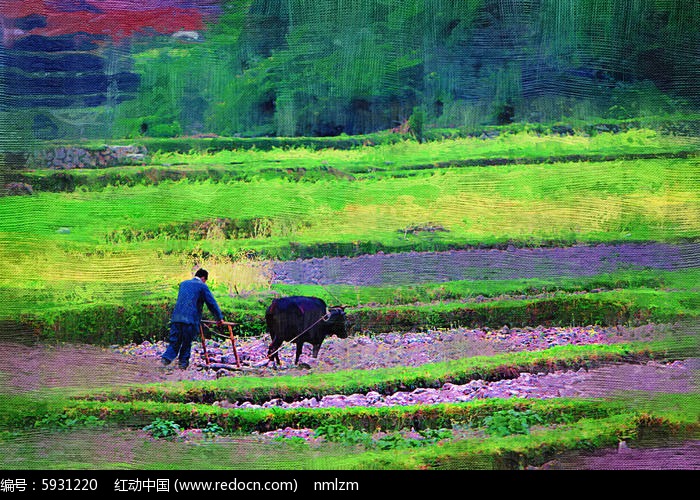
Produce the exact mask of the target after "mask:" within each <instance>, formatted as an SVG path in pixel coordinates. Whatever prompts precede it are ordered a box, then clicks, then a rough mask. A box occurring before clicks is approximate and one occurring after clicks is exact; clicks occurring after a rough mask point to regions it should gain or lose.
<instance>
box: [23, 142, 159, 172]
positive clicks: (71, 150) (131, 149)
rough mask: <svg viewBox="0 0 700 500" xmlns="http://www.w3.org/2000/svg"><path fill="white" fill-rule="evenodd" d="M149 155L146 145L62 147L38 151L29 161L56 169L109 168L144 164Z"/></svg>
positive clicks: (32, 163) (37, 165) (37, 166)
mask: <svg viewBox="0 0 700 500" xmlns="http://www.w3.org/2000/svg"><path fill="white" fill-rule="evenodd" d="M147 156H148V150H147V149H146V147H145V146H104V147H103V148H102V149H85V148H79V147H60V148H55V149H49V150H44V151H41V152H39V153H36V154H35V155H34V156H33V157H31V158H30V159H29V163H30V165H31V166H33V167H35V168H51V169H55V170H70V169H73V168H107V167H116V166H120V165H135V164H136V165H138V164H142V163H144V162H145V161H146V159H147Z"/></svg>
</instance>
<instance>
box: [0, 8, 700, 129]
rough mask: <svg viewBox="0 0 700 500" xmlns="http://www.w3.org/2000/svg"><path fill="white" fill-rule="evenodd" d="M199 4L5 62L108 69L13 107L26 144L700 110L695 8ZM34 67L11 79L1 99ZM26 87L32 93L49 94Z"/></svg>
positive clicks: (22, 50) (699, 34) (15, 52)
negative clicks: (181, 15) (59, 60)
mask: <svg viewBox="0 0 700 500" xmlns="http://www.w3.org/2000/svg"><path fill="white" fill-rule="evenodd" d="M200 3H201V2H200ZM206 4H207V5H206V7H207V9H208V10H207V11H206V14H207V15H205V16H204V17H203V18H202V23H201V29H193V26H194V28H196V27H197V25H192V26H189V25H188V26H183V27H182V28H178V27H177V26H174V25H172V26H168V29H167V30H165V29H163V30H161V32H159V31H157V30H153V29H150V30H149V29H142V30H135V32H134V33H132V34H131V36H124V37H119V38H115V37H111V38H108V37H93V38H90V43H91V45H90V44H86V42H85V40H84V39H81V40H83V42H82V45H80V46H78V45H79V44H78V45H76V43H73V44H72V45H71V44H69V43H67V42H66V41H65V39H62V40H63V42H62V43H63V45H64V46H65V47H68V48H65V47H64V48H63V49H61V47H60V46H59V47H58V48H57V47H56V44H55V43H54V44H53V45H51V47H52V48H51V49H50V50H51V51H52V52H50V54H49V53H48V52H46V53H42V52H41V51H48V50H49V48H47V45H46V43H43V44H39V47H38V48H37V44H36V43H34V44H33V45H32V43H29V42H27V39H23V41H20V42H21V43H20V42H17V43H16V44H15V45H14V46H13V47H11V50H9V51H8V53H9V58H8V61H9V64H10V66H12V65H13V62H12V61H24V62H25V63H26V58H27V57H28V55H33V56H32V57H39V56H41V57H43V58H44V59H42V60H43V61H44V63H45V62H46V61H45V60H46V59H49V60H50V59H51V58H55V57H58V56H57V54H60V50H59V49H61V50H69V49H70V50H72V51H73V53H74V51H75V50H83V53H84V55H85V56H86V57H87V56H90V59H89V60H90V61H91V62H92V63H93V64H97V66H96V67H95V68H94V70H95V71H97V70H100V68H102V69H101V70H100V71H102V72H104V73H105V74H106V78H98V79H89V78H87V77H86V76H85V75H83V76H82V77H81V78H82V80H80V83H81V85H79V86H78V87H79V88H77V89H73V90H75V92H72V91H71V92H64V94H66V93H67V94H70V95H71V96H72V97H73V98H75V97H76V95H78V94H80V93H81V92H82V93H84V94H85V95H86V96H87V95H89V96H92V97H91V98H87V97H86V98H84V99H82V101H81V100H79V99H78V100H76V99H73V100H72V101H71V102H70V103H68V102H60V103H58V102H54V101H51V100H50V99H39V100H37V99H38V98H37V96H36V95H33V99H35V101H33V102H34V104H29V105H27V106H28V109H24V110H21V111H20V112H21V113H25V114H26V113H29V114H30V115H31V116H30V119H27V120H24V123H27V124H30V125H32V126H33V131H32V133H33V136H34V137H36V138H39V139H51V138H71V137H90V136H92V137H108V136H111V137H135V136H154V137H167V136H176V135H194V134H205V133H213V134H217V135H227V136H229V135H237V134H238V135H242V136H261V135H279V136H299V135H308V136H329V135H331V136H332V135H339V134H341V133H345V134H363V133H369V132H374V131H378V130H385V129H389V128H395V127H404V128H405V127H407V126H408V123H409V120H413V122H414V126H415V125H417V126H419V127H420V125H421V124H424V125H425V126H438V127H463V126H467V127H469V126H478V125H484V124H504V123H509V122H512V121H527V122H545V121H549V122H551V121H556V120H561V119H569V120H570V119H590V118H592V117H602V118H607V119H624V118H631V117H639V116H642V117H643V116H649V115H664V114H670V113H678V112H693V111H696V110H697V107H698V105H699V104H700V102H699V101H698V93H697V92H696V90H695V89H696V88H697V85H696V84H695V81H696V79H697V78H698V76H700V30H698V26H700V3H698V2H697V1H696V0H575V1H566V2H564V1H560V0H334V1H328V0H222V1H221V2H218V5H214V4H217V2H206ZM214 7H216V9H215V8H214ZM199 8H200V9H203V8H204V7H201V6H200V7H199ZM22 19H24V21H23V22H24V24H25V25H26V24H27V23H29V25H32V26H33V25H38V24H37V23H39V24H40V22H39V21H37V20H36V19H35V20H34V21H31V20H30V21H27V20H26V19H27V18H22ZM15 21H16V20H15ZM16 22H18V21H16ZM16 22H15V24H16ZM173 22H180V21H179V20H178V19H177V18H173ZM32 23H34V24H32ZM178 29H180V31H176V30H178ZM74 38H75V37H74ZM30 42H31V41H30ZM59 45H60V44H59ZM81 47H82V48H81ZM56 50H59V52H58V53H57V52H56ZM42 54H43V55H42ZM47 54H48V55H47ZM63 57H66V56H63ZM86 60H87V59H86ZM100 61H102V62H101V63H100ZM44 63H42V64H43V66H44V69H45V68H46V64H44ZM42 64H40V66H41V65H42ZM15 66H16V65H15ZM25 66H26V64H25ZM36 70H37V68H36V65H34V68H33V69H32V67H22V68H19V67H13V68H11V71H9V75H10V76H9V77H8V78H7V80H6V85H7V86H8V88H9V93H10V94H12V89H13V86H14V87H15V88H16V89H19V88H20V87H21V86H22V85H24V84H26V78H27V74H29V73H30V72H31V71H36ZM65 70H69V71H72V70H71V68H69V67H68V68H66V67H64V71H65ZM74 70H75V71H78V69H77V68H74ZM32 76H33V77H34V78H36V80H33V84H34V85H35V89H36V88H38V89H41V88H46V89H49V90H47V92H49V91H50V88H51V85H49V84H46V85H38V82H40V81H43V80H41V78H43V77H41V76H39V75H38V74H32ZM23 82H24V83H23ZM94 82H99V85H100V89H99V92H97V91H95V90H94V89H91V88H90V85H92V84H93V83H94ZM54 83H56V82H54ZM64 90H65V89H64ZM20 94H22V93H21V92H20ZM35 94H36V93H35ZM98 94H99V95H101V96H102V97H101V98H97V97H95V96H96V95H98ZM64 97H65V95H64ZM63 101H65V98H64V99H63ZM23 102H25V103H26V99H25V100H24V101H23ZM76 102H78V104H76ZM15 126H16V125H15Z"/></svg>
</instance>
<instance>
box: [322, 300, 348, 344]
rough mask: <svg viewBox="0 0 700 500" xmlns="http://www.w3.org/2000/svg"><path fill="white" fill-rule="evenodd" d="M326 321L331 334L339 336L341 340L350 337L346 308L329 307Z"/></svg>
mask: <svg viewBox="0 0 700 500" xmlns="http://www.w3.org/2000/svg"><path fill="white" fill-rule="evenodd" d="M324 321H325V323H326V327H327V328H328V333H329V334H331V335H337V336H338V337H339V338H341V339H345V338H347V337H348V318H347V315H346V314H345V307H343V306H332V307H329V308H328V311H327V313H326V318H325V319H324Z"/></svg>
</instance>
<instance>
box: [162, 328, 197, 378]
mask: <svg viewBox="0 0 700 500" xmlns="http://www.w3.org/2000/svg"><path fill="white" fill-rule="evenodd" d="M197 333H198V329H197V325H190V324H188V323H170V337H169V338H168V348H167V349H166V350H165V352H164V353H163V355H162V356H161V357H162V358H163V359H164V360H166V361H168V362H171V361H172V360H174V359H175V358H177V359H178V363H179V365H180V368H183V369H184V368H187V367H188V366H189V365H190V353H191V352H192V341H193V340H194V338H195V337H196V336H197Z"/></svg>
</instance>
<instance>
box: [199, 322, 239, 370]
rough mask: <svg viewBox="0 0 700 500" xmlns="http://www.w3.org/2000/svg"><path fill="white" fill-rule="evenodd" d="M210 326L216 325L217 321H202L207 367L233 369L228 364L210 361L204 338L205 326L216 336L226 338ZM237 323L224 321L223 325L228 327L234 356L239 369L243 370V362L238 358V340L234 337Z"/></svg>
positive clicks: (201, 331) (203, 345) (201, 329)
mask: <svg viewBox="0 0 700 500" xmlns="http://www.w3.org/2000/svg"><path fill="white" fill-rule="evenodd" d="M209 324H216V321H210V320H202V322H201V323H200V324H199V333H200V335H201V336H202V349H203V351H204V361H205V362H206V367H207V368H214V369H217V368H225V369H229V370H230V369H232V365H229V364H226V363H212V362H211V360H210V359H209V353H208V352H207V343H206V339H205V337H204V325H207V328H209V330H210V331H211V332H212V333H213V334H214V335H219V336H220V337H224V338H225V337H226V336H225V335H224V334H222V333H218V332H215V331H214V329H213V328H211V327H209V326H208V325H209ZM235 324H236V323H231V322H230V321H224V322H223V323H222V325H225V326H227V327H228V335H229V338H230V339H231V346H232V347H233V355H234V357H235V358H236V367H237V368H238V369H241V370H242V369H243V368H242V367H241V360H240V358H239V357H238V350H237V349H236V339H235V337H234V336H233V328H232V327H233V325H235Z"/></svg>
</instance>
